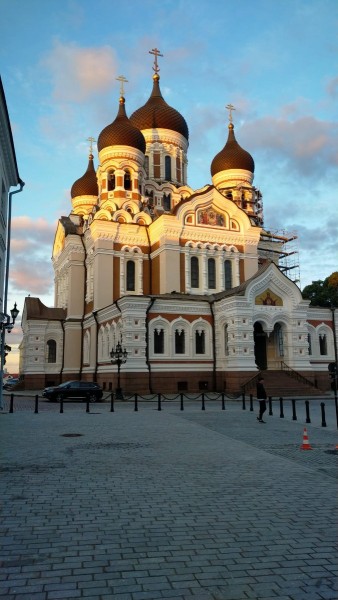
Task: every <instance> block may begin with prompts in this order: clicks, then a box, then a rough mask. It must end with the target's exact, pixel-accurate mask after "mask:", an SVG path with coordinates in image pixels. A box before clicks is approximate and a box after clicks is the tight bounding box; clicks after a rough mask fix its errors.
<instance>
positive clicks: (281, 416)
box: [279, 398, 284, 419]
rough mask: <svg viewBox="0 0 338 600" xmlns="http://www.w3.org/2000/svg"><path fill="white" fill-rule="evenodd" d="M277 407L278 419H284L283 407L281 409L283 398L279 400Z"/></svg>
mask: <svg viewBox="0 0 338 600" xmlns="http://www.w3.org/2000/svg"><path fill="white" fill-rule="evenodd" d="M279 406H280V415H279V416H280V418H281V419H284V407H283V398H279Z"/></svg>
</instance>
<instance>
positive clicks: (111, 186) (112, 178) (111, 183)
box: [108, 171, 116, 192]
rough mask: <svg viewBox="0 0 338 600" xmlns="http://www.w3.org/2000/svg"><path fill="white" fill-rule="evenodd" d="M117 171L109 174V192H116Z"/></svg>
mask: <svg viewBox="0 0 338 600" xmlns="http://www.w3.org/2000/svg"><path fill="white" fill-rule="evenodd" d="M115 185H116V182H115V171H109V173H108V192H112V191H113V190H115Z"/></svg>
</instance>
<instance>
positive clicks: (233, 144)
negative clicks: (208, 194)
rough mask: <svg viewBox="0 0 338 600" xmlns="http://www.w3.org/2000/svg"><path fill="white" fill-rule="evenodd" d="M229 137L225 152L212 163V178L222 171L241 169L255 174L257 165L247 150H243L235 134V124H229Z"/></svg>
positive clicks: (217, 155)
mask: <svg viewBox="0 0 338 600" xmlns="http://www.w3.org/2000/svg"><path fill="white" fill-rule="evenodd" d="M228 127H229V135H228V140H227V143H226V144H225V146H224V148H223V150H221V151H220V152H219V153H218V154H216V156H215V158H214V159H213V161H212V163H211V168H210V170H211V175H212V177H213V176H214V175H216V173H220V172H221V171H228V170H230V169H236V170H238V169H241V170H245V171H250V172H251V173H254V171H255V163H254V160H253V158H252V156H251V154H249V152H247V151H246V150H243V148H241V146H240V145H239V144H238V142H237V140H236V138H235V134H234V126H233V123H229V125H228Z"/></svg>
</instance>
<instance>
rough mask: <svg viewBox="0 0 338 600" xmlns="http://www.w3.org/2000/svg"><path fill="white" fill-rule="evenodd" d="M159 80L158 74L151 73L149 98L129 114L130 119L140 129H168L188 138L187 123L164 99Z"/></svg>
mask: <svg viewBox="0 0 338 600" xmlns="http://www.w3.org/2000/svg"><path fill="white" fill-rule="evenodd" d="M159 80H160V76H159V74H158V73H155V75H153V81H154V83H153V90H152V92H151V96H150V98H149V100H148V101H147V102H146V103H145V104H144V105H143V106H141V108H138V109H137V110H136V111H135V112H134V113H133V114H132V115H131V117H130V121H131V122H132V124H133V125H135V127H138V129H140V130H141V131H143V130H144V129H158V128H161V129H170V130H171V131H176V132H177V133H180V134H181V135H183V137H185V139H186V140H188V139H189V130H188V125H187V123H186V121H185V119H184V118H183V117H182V115H181V114H180V113H179V112H178V111H177V110H175V109H174V108H172V107H171V106H169V104H167V103H166V101H165V100H164V98H163V96H162V94H161V90H160V84H159Z"/></svg>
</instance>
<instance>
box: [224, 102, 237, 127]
mask: <svg viewBox="0 0 338 600" xmlns="http://www.w3.org/2000/svg"><path fill="white" fill-rule="evenodd" d="M225 108H227V109H228V111H229V121H230V123H232V111H233V110H236V109H235V107H234V106H232V104H227V105H226V107H225Z"/></svg>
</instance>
